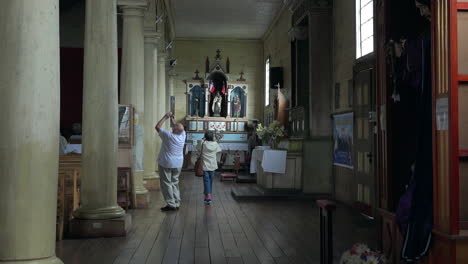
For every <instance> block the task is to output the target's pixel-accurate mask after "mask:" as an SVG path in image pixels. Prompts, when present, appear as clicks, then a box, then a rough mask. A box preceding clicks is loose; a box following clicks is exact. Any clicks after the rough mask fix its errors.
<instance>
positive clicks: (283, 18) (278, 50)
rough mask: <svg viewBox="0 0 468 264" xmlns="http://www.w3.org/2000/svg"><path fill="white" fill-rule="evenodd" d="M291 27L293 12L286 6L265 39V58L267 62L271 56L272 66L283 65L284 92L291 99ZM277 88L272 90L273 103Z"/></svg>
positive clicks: (271, 98) (271, 99) (271, 100)
mask: <svg viewBox="0 0 468 264" xmlns="http://www.w3.org/2000/svg"><path fill="white" fill-rule="evenodd" d="M290 28H291V12H289V10H287V9H286V8H285V9H284V10H283V12H281V14H280V17H279V18H278V20H277V21H276V22H275V23H274V24H273V25H272V27H271V31H270V32H268V34H267V35H266V36H265V39H264V44H263V48H264V54H263V55H264V58H263V61H264V62H265V61H266V59H267V58H268V57H270V66H271V67H283V74H284V75H283V87H284V89H283V90H282V92H283V94H284V95H285V96H286V98H287V99H288V100H289V99H290V97H291V85H292V79H291V72H292V69H291V42H290V41H289V37H288V31H289V29H290ZM275 95H276V91H275V90H270V103H273V100H274V96H275Z"/></svg>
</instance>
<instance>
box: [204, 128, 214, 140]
mask: <svg viewBox="0 0 468 264" xmlns="http://www.w3.org/2000/svg"><path fill="white" fill-rule="evenodd" d="M205 139H206V140H207V141H214V135H213V133H212V132H211V131H209V130H207V131H205Z"/></svg>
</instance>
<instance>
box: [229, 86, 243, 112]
mask: <svg viewBox="0 0 468 264" xmlns="http://www.w3.org/2000/svg"><path fill="white" fill-rule="evenodd" d="M230 98H231V106H230V107H231V117H235V118H240V117H245V91H244V90H243V89H242V88H241V87H236V88H235V89H234V90H232V92H231V97H230Z"/></svg>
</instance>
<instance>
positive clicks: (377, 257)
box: [340, 243, 388, 264]
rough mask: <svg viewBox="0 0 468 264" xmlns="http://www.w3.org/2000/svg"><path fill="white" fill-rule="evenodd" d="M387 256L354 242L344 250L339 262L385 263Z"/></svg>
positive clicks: (359, 263)
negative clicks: (349, 247)
mask: <svg viewBox="0 0 468 264" xmlns="http://www.w3.org/2000/svg"><path fill="white" fill-rule="evenodd" d="M387 263H388V261H387V258H386V257H385V256H384V255H383V254H382V253H380V252H377V251H372V250H371V249H370V248H369V247H368V246H367V245H366V244H361V243H358V244H355V245H354V246H353V247H352V248H351V249H349V250H347V251H345V252H344V253H343V255H342V256H341V259H340V264H387Z"/></svg>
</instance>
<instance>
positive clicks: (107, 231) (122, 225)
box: [70, 214, 132, 238]
mask: <svg viewBox="0 0 468 264" xmlns="http://www.w3.org/2000/svg"><path fill="white" fill-rule="evenodd" d="M131 226H132V217H131V215H128V214H127V215H125V216H123V217H120V218H115V219H103V220H99V219H96V220H83V219H73V220H72V221H71V222H70V236H72V237H75V238H89V237H119V236H126V235H127V232H128V231H129V230H130V228H131Z"/></svg>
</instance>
